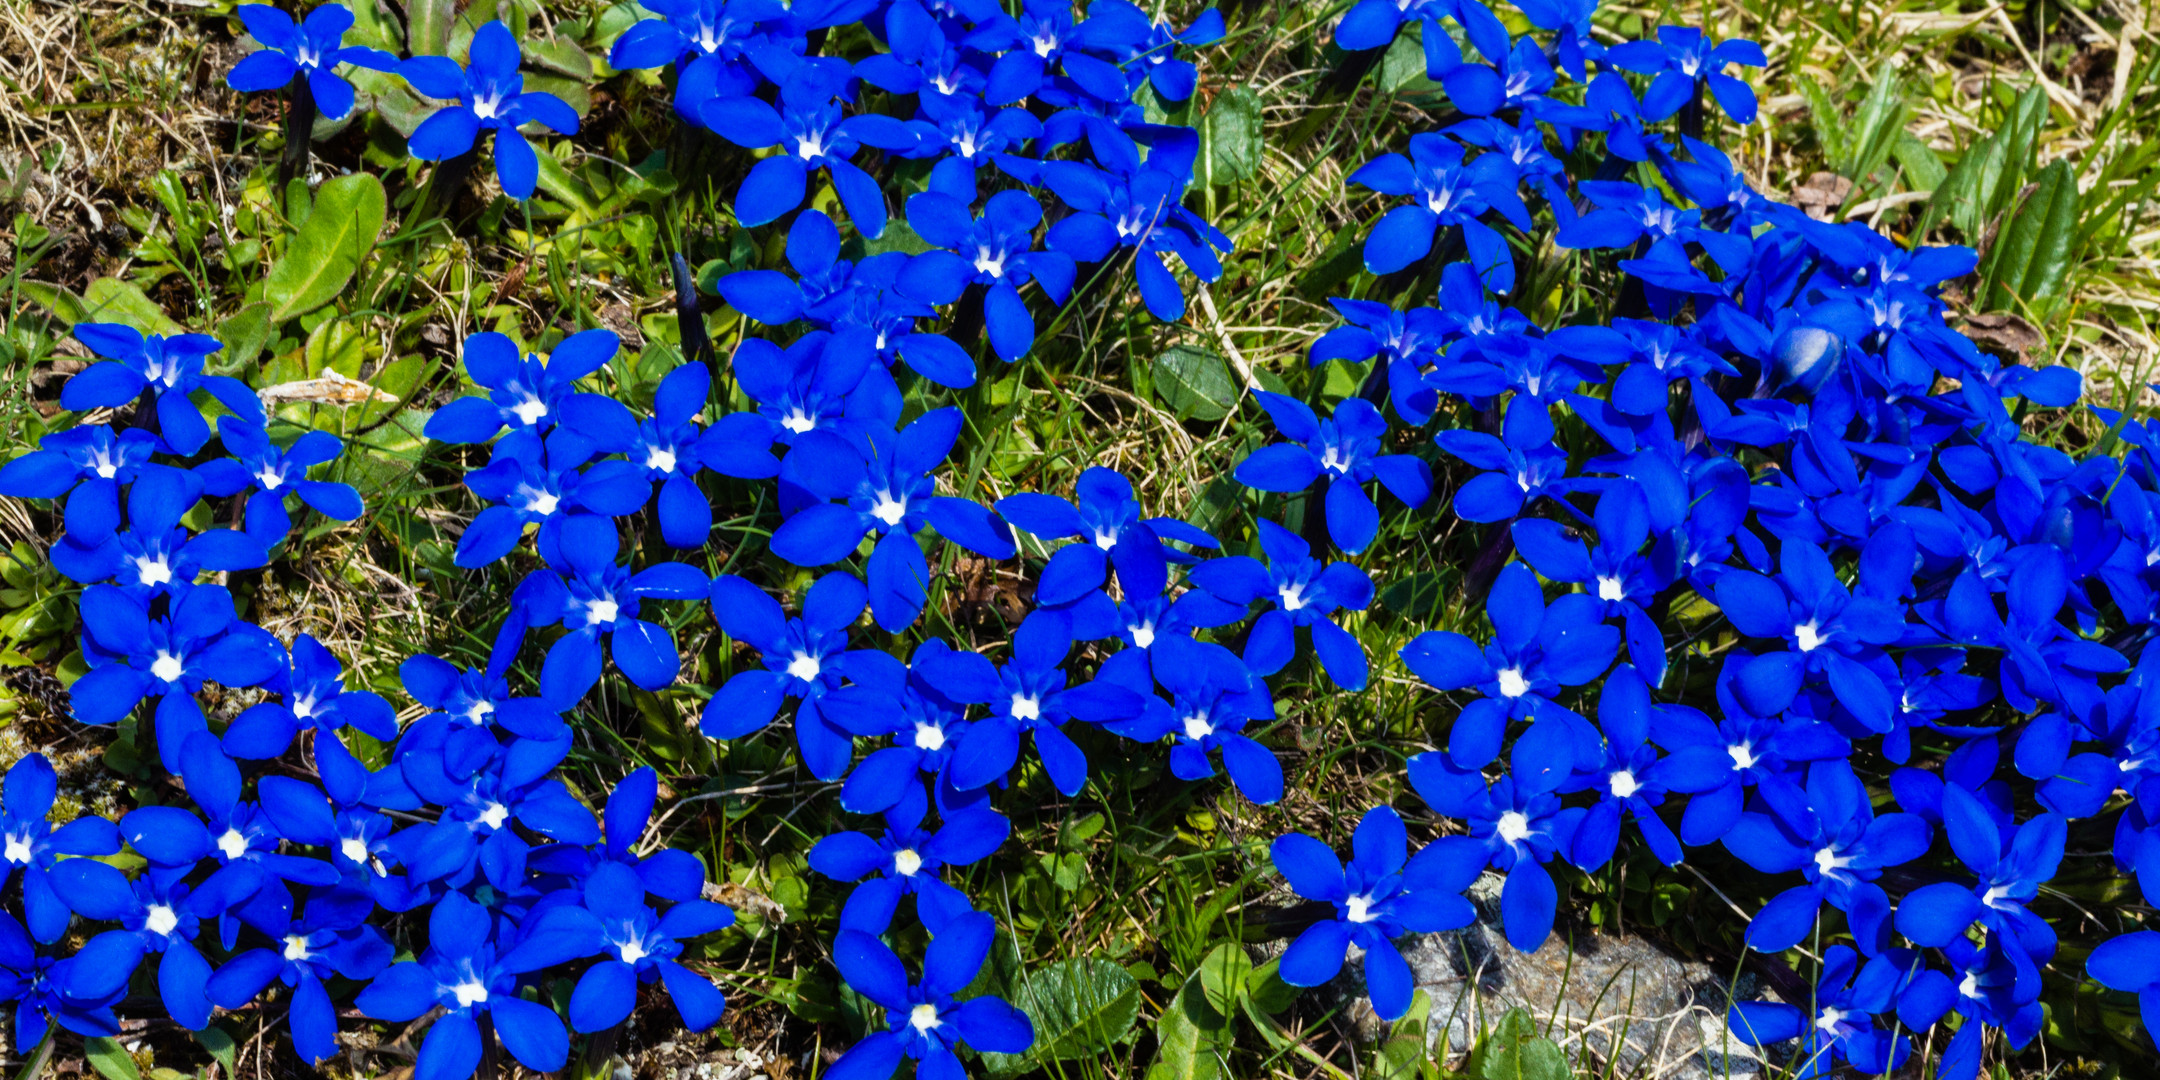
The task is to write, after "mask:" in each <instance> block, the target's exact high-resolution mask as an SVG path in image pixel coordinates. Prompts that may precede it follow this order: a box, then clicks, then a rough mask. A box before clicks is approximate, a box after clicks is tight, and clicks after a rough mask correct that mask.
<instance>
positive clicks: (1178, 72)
mask: <svg viewBox="0 0 2160 1080" xmlns="http://www.w3.org/2000/svg"><path fill="white" fill-rule="evenodd" d="M1088 14H1089V16H1090V17H1091V18H1090V20H1089V21H1090V22H1091V23H1094V24H1095V25H1093V26H1091V27H1090V28H1089V32H1088V33H1086V34H1084V35H1083V38H1084V40H1085V41H1086V42H1087V43H1088V44H1089V45H1092V46H1095V47H1098V48H1103V47H1107V48H1108V50H1109V51H1111V52H1113V53H1115V54H1116V55H1117V57H1118V60H1119V61H1120V62H1121V63H1124V64H1126V65H1129V66H1131V67H1134V68H1137V69H1139V70H1140V71H1144V72H1146V73H1147V81H1148V84H1149V85H1150V86H1153V87H1154V88H1155V92H1156V93H1158V94H1161V95H1162V97H1163V100H1164V101H1184V100H1185V99H1187V98H1190V97H1192V95H1193V91H1194V90H1196V89H1198V88H1199V85H1200V71H1199V69H1198V68H1196V67H1194V66H1193V62H1192V61H1190V60H1186V59H1183V58H1182V57H1180V56H1178V46H1180V45H1183V46H1187V47H1196V46H1201V45H1213V44H1215V43H1216V42H1218V41H1221V40H1222V39H1223V35H1224V33H1225V32H1226V30H1225V28H1224V26H1223V17H1222V12H1221V11H1220V10H1218V9H1216V8H1205V9H1203V10H1202V11H1201V12H1200V14H1199V15H1198V16H1197V17H1195V18H1194V19H1193V21H1192V24H1191V25H1190V26H1187V27H1186V28H1185V29H1183V30H1174V29H1172V28H1171V26H1170V24H1169V23H1168V22H1160V21H1158V22H1149V21H1148V19H1147V15H1146V14H1145V13H1144V12H1142V11H1141V10H1140V9H1139V8H1138V7H1137V6H1135V5H1133V4H1130V3H1127V2H1126V0H1096V2H1095V3H1094V4H1092V5H1090V6H1089V8H1088ZM1136 25H1144V26H1146V28H1147V29H1146V32H1145V36H1140V37H1136V36H1134V35H1133V34H1132V28H1133V27H1135V26H1136ZM1108 27H1116V28H1117V30H1118V31H1120V33H1117V34H1107V33H1104V32H1103V30H1104V29H1105V28H1108Z"/></svg>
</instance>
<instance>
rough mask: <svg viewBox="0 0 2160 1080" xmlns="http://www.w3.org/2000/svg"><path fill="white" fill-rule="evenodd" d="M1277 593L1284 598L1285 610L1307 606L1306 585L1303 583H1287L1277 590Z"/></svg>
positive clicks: (1294, 609) (1283, 606)
mask: <svg viewBox="0 0 2160 1080" xmlns="http://www.w3.org/2000/svg"><path fill="white" fill-rule="evenodd" d="M1275 595H1276V596H1277V597H1279V598H1280V599H1281V600H1282V608H1283V610H1284V611H1296V610H1297V609H1299V608H1301V607H1304V606H1305V586H1303V585H1298V584H1290V585H1285V586H1283V587H1282V588H1280V589H1277V590H1275Z"/></svg>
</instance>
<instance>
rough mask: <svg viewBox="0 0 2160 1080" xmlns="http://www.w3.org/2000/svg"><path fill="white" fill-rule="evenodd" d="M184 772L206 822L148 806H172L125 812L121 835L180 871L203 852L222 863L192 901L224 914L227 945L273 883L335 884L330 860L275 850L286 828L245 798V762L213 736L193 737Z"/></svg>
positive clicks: (206, 914) (208, 914) (209, 912)
mask: <svg viewBox="0 0 2160 1080" xmlns="http://www.w3.org/2000/svg"><path fill="white" fill-rule="evenodd" d="M179 774H180V778H181V779H182V780H184V781H186V782H187V790H188V797H189V798H191V799H193V800H194V802H195V805H196V807H197V808H199V809H200V810H201V811H202V813H203V818H202V820H200V821H198V820H197V819H196V818H195V816H194V815H193V814H191V813H188V812H186V811H181V812H180V813H178V814H177V815H156V816H153V815H151V814H150V811H151V810H172V809H174V808H172V807H151V808H147V809H143V810H135V811H132V812H130V813H129V814H128V815H127V816H125V817H122V818H121V819H120V834H121V835H122V836H125V837H126V838H127V842H128V844H129V846H131V847H133V848H134V849H135V850H136V851H138V852H140V853H141V854H142V856H143V857H144V858H146V859H148V860H150V862H151V863H152V864H153V865H159V866H171V867H174V868H175V869H178V868H180V867H191V866H193V865H194V863H195V862H196V861H198V860H200V859H202V858H204V857H210V858H214V859H215V860H216V861H217V863H218V868H217V870H215V871H214V872H212V873H211V875H210V876H209V877H208V878H206V879H204V880H203V882H202V883H201V884H200V885H197V886H196V887H195V891H194V892H193V893H192V894H190V895H189V896H188V906H189V908H190V909H191V910H193V911H194V913H195V914H196V915H197V916H199V917H201V918H205V919H208V918H214V917H217V918H221V927H220V938H221V940H222V941H223V942H224V943H225V947H226V948H228V949H230V948H231V947H232V944H233V940H234V935H236V934H237V933H238V932H239V923H238V922H237V921H236V917H235V915H234V912H233V909H234V908H235V907H237V906H239V905H241V904H244V903H246V902H247V901H248V900H249V899H250V898H252V897H253V896H254V895H255V894H256V893H258V892H260V891H261V890H262V888H263V887H264V886H265V885H267V884H269V883H270V882H271V881H273V880H279V881H289V882H293V883H295V884H299V885H335V884H337V881H338V872H337V869H336V868H335V867H333V866H331V865H330V864H329V863H326V862H322V861H320V860H318V859H310V858H305V857H302V856H299V855H288V854H285V853H284V852H281V851H279V850H278V848H279V846H280V843H281V842H282V841H283V840H284V839H285V837H284V834H283V833H282V832H281V831H280V830H279V829H278V827H277V822H276V821H275V820H274V819H273V818H272V817H271V816H270V815H269V814H267V813H264V812H263V807H262V805H261V804H259V803H251V802H243V801H241V795H242V794H243V792H242V789H241V780H240V767H239V766H238V765H236V764H234V763H233V760H232V759H231V758H229V757H226V756H225V751H224V750H223V749H222V748H220V747H219V746H218V742H217V737H216V736H214V735H211V734H210V733H209V732H206V731H198V732H196V733H194V734H192V735H189V736H188V739H187V743H186V744H185V745H184V746H182V747H181V750H180V769H179Z"/></svg>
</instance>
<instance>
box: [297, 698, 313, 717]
mask: <svg viewBox="0 0 2160 1080" xmlns="http://www.w3.org/2000/svg"><path fill="white" fill-rule="evenodd" d="M292 714H293V715H294V716H297V717H299V718H300V719H302V720H306V719H309V718H311V717H313V716H314V715H315V699H314V698H311V697H301V698H294V699H293V703H292Z"/></svg>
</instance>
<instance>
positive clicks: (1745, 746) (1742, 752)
mask: <svg viewBox="0 0 2160 1080" xmlns="http://www.w3.org/2000/svg"><path fill="white" fill-rule="evenodd" d="M1725 753H1727V754H1729V755H1731V757H1732V767H1733V768H1734V769H1736V770H1737V769H1752V768H1754V767H1755V762H1756V761H1757V760H1759V759H1758V758H1756V756H1755V748H1754V746H1752V745H1751V744H1749V743H1734V744H1732V745H1731V746H1728V747H1726V748H1725Z"/></svg>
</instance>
